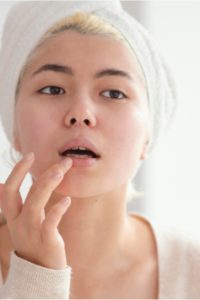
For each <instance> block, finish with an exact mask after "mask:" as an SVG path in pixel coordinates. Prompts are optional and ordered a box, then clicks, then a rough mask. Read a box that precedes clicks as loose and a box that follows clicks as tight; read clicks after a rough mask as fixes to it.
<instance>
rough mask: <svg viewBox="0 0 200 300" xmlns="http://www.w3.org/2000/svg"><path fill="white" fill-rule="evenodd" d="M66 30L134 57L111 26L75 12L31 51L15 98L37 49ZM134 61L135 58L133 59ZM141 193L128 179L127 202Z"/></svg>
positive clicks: (141, 73)
mask: <svg viewBox="0 0 200 300" xmlns="http://www.w3.org/2000/svg"><path fill="white" fill-rule="evenodd" d="M66 30H74V31H76V32H78V33H81V34H86V35H101V36H105V37H108V38H111V39H114V40H117V41H120V42H122V43H124V44H125V45H126V46H127V47H128V48H129V49H131V51H132V53H133V57H135V56H134V51H133V49H132V48H131V47H130V45H129V43H128V42H127V41H126V39H125V38H124V37H123V35H122V34H121V33H120V32H119V31H118V30H117V29H116V28H115V27H113V26H112V25H111V24H109V23H107V22H104V21H103V20H101V19H100V18H99V17H97V16H95V15H94V14H90V13H83V12H77V13H75V14H74V15H72V16H69V17H65V18H64V19H62V20H59V21H58V22H57V23H56V24H54V25H53V26H52V27H51V28H50V29H49V30H48V31H47V32H46V33H45V34H44V35H43V36H42V38H41V39H40V41H39V43H38V44H37V46H36V47H35V48H34V49H33V51H32V52H31V53H30V54H29V56H28V58H27V62H26V64H25V65H24V67H23V69H22V70H21V73H20V76H19V80H18V84H17V89H16V98H17V96H18V93H19V90H20V84H21V81H22V79H23V76H24V73H25V72H26V69H27V67H28V66H29V63H30V62H31V60H32V58H33V57H34V54H35V53H36V52H37V49H38V48H39V47H40V46H41V45H42V44H43V43H44V42H45V41H46V40H48V39H49V38H51V37H53V36H56V35H57V34H59V33H60V32H63V31H66ZM135 60H137V59H136V57H135ZM137 66H138V76H139V77H140V79H141V80H142V83H143V84H144V85H146V84H145V78H144V75H143V72H142V69H141V67H140V65H139V63H138V64H137ZM10 156H11V158H12V160H13V161H14V164H16V162H17V160H18V159H19V157H20V155H19V153H18V152H17V151H15V149H12V150H11V151H10ZM138 169H139V168H138ZM143 194H144V193H143V192H141V191H137V190H136V188H135V187H134V183H133V180H131V179H130V182H129V184H128V190H127V202H131V201H132V200H133V198H135V197H141V196H143Z"/></svg>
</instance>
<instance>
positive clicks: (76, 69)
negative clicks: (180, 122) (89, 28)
mask: <svg viewBox="0 0 200 300" xmlns="http://www.w3.org/2000/svg"><path fill="white" fill-rule="evenodd" d="M53 87H54V88H53ZM148 132H149V116H148V104H147V99H146V92H145V87H144V84H143V82H142V79H141V76H140V71H139V67H138V65H137V62H136V60H135V58H134V56H133V53H132V52H131V51H130V50H129V49H128V47H127V46H125V45H124V44H122V43H121V42H119V41H115V40H112V39H109V38H107V37H102V36H89V35H88V36H87V35H81V34H79V33H77V32H74V31H65V32H62V33H59V34H58V35H57V36H54V37H52V38H50V39H49V40H46V41H45V42H44V43H43V44H42V45H41V46H40V47H39V48H38V49H37V51H36V52H35V54H34V56H33V58H32V60H31V63H30V64H29V66H28V68H27V70H26V72H25V75H24V77H23V80H22V83H21V88H20V92H19V95H18V99H17V103H16V125H15V132H14V135H15V141H16V145H17V146H16V147H17V149H18V150H19V151H21V153H22V154H24V153H27V152H30V151H33V152H34V153H35V158H36V159H35V163H34V165H33V167H32V170H31V173H32V177H33V179H36V178H37V177H38V176H39V175H40V174H41V173H43V172H44V171H45V170H46V169H47V168H48V167H50V166H51V165H52V164H54V163H56V162H59V161H60V160H62V159H64V156H62V155H61V154H60V153H61V152H63V151H64V150H66V148H72V147H75V146H76V147H78V146H80V147H89V148H90V145H89V143H91V144H92V145H93V146H94V147H95V152H96V153H98V154H99V156H100V157H99V158H87V157H85V156H84V157H83V158H79V159H78V158H77V157H76V158H75V157H73V167H72V168H71V169H70V171H69V172H68V173H67V174H66V175H65V177H64V180H63V182H62V183H61V185H60V186H59V187H58V189H57V191H58V192H59V193H60V194H67V195H69V196H71V197H92V196H97V195H100V194H104V193H107V192H111V191H113V190H116V189H119V188H120V187H121V186H123V185H124V184H126V183H127V182H128V180H129V179H130V178H131V177H132V176H133V174H135V172H136V171H137V167H138V163H139V162H140V160H141V159H143V158H144V156H145V152H146V142H147V140H148ZM68 143H69V144H68ZM93 150H94V149H93Z"/></svg>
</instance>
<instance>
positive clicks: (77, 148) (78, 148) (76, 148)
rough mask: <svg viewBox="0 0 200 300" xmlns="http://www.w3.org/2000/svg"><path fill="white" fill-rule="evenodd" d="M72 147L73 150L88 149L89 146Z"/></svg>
mask: <svg viewBox="0 0 200 300" xmlns="http://www.w3.org/2000/svg"><path fill="white" fill-rule="evenodd" d="M71 149H72V150H88V149H87V148H84V147H73V148H71Z"/></svg>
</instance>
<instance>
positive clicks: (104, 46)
mask: <svg viewBox="0 0 200 300" xmlns="http://www.w3.org/2000/svg"><path fill="white" fill-rule="evenodd" d="M47 63H60V64H61V63H66V64H67V65H70V66H71V67H72V68H73V69H81V68H84V70H85V72H87V71H89V70H91V71H92V70H93V69H95V68H96V69H100V68H101V69H102V68H104V67H110V68H113V67H115V68H123V69H125V70H126V71H128V72H129V73H132V76H133V77H137V79H138V80H139V81H140V82H142V83H143V85H144V84H145V83H144V76H143V74H142V70H141V68H140V66H139V63H138V61H137V58H136V56H135V54H134V52H133V51H132V49H130V48H129V47H128V46H127V45H126V44H125V43H124V42H123V41H118V40H115V39H114V38H111V37H106V36H103V35H88V34H87V35H86V34H85V35H84V34H80V33H78V32H75V31H70V30H68V31H64V32H60V33H58V34H56V35H55V36H51V37H49V38H48V39H46V40H44V41H43V42H42V43H41V44H40V45H39V46H38V47H37V48H36V49H35V50H34V51H33V53H32V55H31V59H30V60H29V63H28V69H29V70H31V71H33V70H34V69H36V68H38V67H39V66H40V65H43V64H47Z"/></svg>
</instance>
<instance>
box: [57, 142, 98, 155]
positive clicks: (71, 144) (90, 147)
mask: <svg viewBox="0 0 200 300" xmlns="http://www.w3.org/2000/svg"><path fill="white" fill-rule="evenodd" d="M73 147H84V148H87V149H88V150H90V151H92V152H94V153H95V154H96V155H97V157H100V154H99V153H98V150H97V148H96V146H95V145H94V144H93V143H92V142H91V141H90V140H89V139H87V138H76V139H72V140H69V141H68V142H66V143H65V144H64V146H63V147H62V148H61V149H60V151H59V154H60V155H62V154H63V153H64V152H65V151H67V150H68V149H71V148H73Z"/></svg>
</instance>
